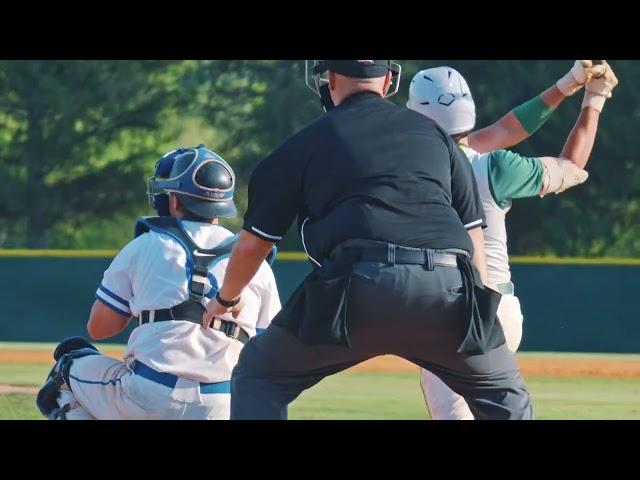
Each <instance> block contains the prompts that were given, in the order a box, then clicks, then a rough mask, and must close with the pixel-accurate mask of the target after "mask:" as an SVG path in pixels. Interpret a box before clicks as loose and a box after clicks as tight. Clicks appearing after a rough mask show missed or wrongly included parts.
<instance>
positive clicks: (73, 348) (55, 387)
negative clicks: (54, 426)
mask: <svg viewBox="0 0 640 480" xmlns="http://www.w3.org/2000/svg"><path fill="white" fill-rule="evenodd" d="M99 353H100V352H99V351H98V349H97V348H96V347H94V346H93V345H91V344H90V343H89V342H88V341H86V340H85V339H84V338H82V337H71V338H67V339H65V340H63V341H62V342H60V345H58V346H57V347H56V349H55V350H54V352H53V358H54V360H56V364H55V365H54V366H53V368H52V369H51V371H50V372H49V375H48V376H47V380H46V382H45V384H44V386H43V387H42V388H41V389H40V391H39V392H38V395H37V396H36V405H37V406H38V410H40V413H42V415H44V416H45V417H47V418H48V419H50V420H60V419H64V415H65V413H66V410H68V408H66V407H67V405H63V406H62V408H61V406H60V405H58V397H59V395H60V388H62V386H64V385H65V384H66V386H67V387H68V388H69V390H71V382H69V370H70V368H71V364H72V363H73V359H75V358H80V357H85V356H87V355H98V354H99Z"/></svg>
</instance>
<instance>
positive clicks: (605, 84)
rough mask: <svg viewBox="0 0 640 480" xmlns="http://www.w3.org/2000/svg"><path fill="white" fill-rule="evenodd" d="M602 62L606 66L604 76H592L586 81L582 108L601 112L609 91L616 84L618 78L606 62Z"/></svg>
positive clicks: (609, 94)
mask: <svg viewBox="0 0 640 480" xmlns="http://www.w3.org/2000/svg"><path fill="white" fill-rule="evenodd" d="M604 64H605V65H606V66H607V71H606V73H605V74H604V76H602V77H600V78H595V77H593V78H591V80H589V81H588V82H587V86H586V87H585V92H584V100H583V101H582V108H584V107H591V108H593V109H595V110H597V111H598V112H602V108H603V107H604V103H605V101H606V100H607V99H608V98H611V92H612V91H613V89H614V88H616V86H617V85H618V79H617V77H616V75H615V73H613V69H612V68H611V66H610V65H609V64H607V63H606V62H604Z"/></svg>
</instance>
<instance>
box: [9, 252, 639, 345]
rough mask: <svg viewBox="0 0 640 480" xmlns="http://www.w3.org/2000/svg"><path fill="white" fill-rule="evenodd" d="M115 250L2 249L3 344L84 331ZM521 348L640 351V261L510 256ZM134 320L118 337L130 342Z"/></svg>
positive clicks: (298, 274)
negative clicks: (519, 310) (521, 329)
mask: <svg viewBox="0 0 640 480" xmlns="http://www.w3.org/2000/svg"><path fill="white" fill-rule="evenodd" d="M115 254H116V251H115V250H0V302H1V305H2V307H1V310H0V342H8V341H24V342H56V341H58V340H59V339H61V338H62V337H65V336H69V335H84V334H85V325H86V321H87V318H88V314H89V310H90V308H91V304H92V303H93V299H94V294H95V290H96V289H97V287H98V285H99V284H100V281H101V280H102V273H103V272H104V270H105V269H106V268H107V267H108V265H109V263H110V261H111V259H112V258H113V256H114V255H115ZM274 271H275V275H276V279H277V281H278V286H279V289H280V297H281V298H282V300H283V301H285V300H286V299H287V298H288V297H289V295H290V294H291V292H292V291H293V289H294V288H295V286H296V285H297V284H298V283H299V282H300V281H301V280H302V279H303V278H304V276H305V275H306V274H307V273H308V272H310V271H311V266H310V265H309V264H308V262H307V260H306V256H305V254H304V253H302V252H280V253H279V254H278V257H277V261H276V263H275V265H274ZM512 271H513V280H514V283H515V284H516V294H517V295H518V297H519V298H520V301H521V303H522V310H523V313H524V317H525V325H524V336H523V341H522V347H521V349H522V350H532V351H573V352H620V353H640V299H639V296H638V292H639V291H640V259H628V258H598V259H588V258H546V257H512ZM132 328H133V325H132V326H130V327H129V329H127V331H125V332H124V333H123V334H121V335H118V336H117V337H114V338H113V339H112V341H113V342H114V343H125V342H126V338H127V336H128V333H129V332H130V330H131V329H132Z"/></svg>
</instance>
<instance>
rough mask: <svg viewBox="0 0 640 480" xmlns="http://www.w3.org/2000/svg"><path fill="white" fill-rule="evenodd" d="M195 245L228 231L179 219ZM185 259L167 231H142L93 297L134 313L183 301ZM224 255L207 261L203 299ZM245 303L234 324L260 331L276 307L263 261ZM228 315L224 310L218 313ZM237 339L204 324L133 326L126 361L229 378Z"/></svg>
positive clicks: (218, 276)
mask: <svg viewBox="0 0 640 480" xmlns="http://www.w3.org/2000/svg"><path fill="white" fill-rule="evenodd" d="M182 224H183V226H184V229H185V230H186V231H187V233H188V234H189V235H190V236H191V238H192V239H193V240H194V241H195V243H196V244H197V245H198V246H199V247H201V248H205V249H206V248H214V247H215V246H217V245H218V244H220V243H221V242H222V241H223V240H225V239H227V238H228V237H230V236H232V235H233V234H232V233H231V232H230V231H229V230H227V229H225V228H223V227H221V226H219V225H211V224H207V223H200V222H190V221H184V222H182ZM186 263H187V256H186V253H185V251H184V249H183V248H182V247H181V246H180V245H179V244H178V243H177V242H176V241H175V240H174V239H173V238H171V237H170V236H169V235H166V234H161V233H156V232H147V233H144V234H143V235H140V236H139V237H137V238H136V239H135V240H133V241H131V242H130V243H129V244H128V245H126V246H125V247H124V248H123V249H122V250H121V251H120V253H119V254H118V255H117V256H116V257H115V258H114V260H113V262H112V263H111V265H110V266H109V268H108V269H107V270H106V271H105V273H104V277H103V280H102V283H101V285H100V287H99V288H98V291H97V292H96V298H97V299H98V300H100V301H101V302H102V303H104V304H105V305H107V306H108V307H110V308H112V309H113V310H115V311H116V312H118V313H120V314H122V315H125V316H129V315H131V314H133V315H135V316H137V315H138V314H139V313H140V312H141V311H143V310H159V309H164V308H169V307H172V306H175V305H177V304H179V303H181V302H183V301H185V300H187V299H188V296H189V295H188V289H187V273H186V269H185V268H186V267H185V266H186ZM227 263H228V258H223V259H222V260H220V261H219V262H218V263H217V264H215V265H214V266H213V268H212V269H211V270H210V274H209V283H210V284H211V285H212V286H213V287H216V288H212V287H211V286H208V287H207V288H206V289H205V295H206V296H207V297H208V298H207V299H206V301H205V303H206V302H208V299H209V298H211V297H213V296H214V295H215V293H216V291H217V286H219V285H222V281H223V278H224V273H225V270H226V267H227ZM243 300H244V302H245V307H244V309H243V310H242V312H241V313H240V315H239V317H238V318H237V319H235V320H234V321H235V322H236V323H238V324H239V325H240V326H241V327H242V328H243V329H245V330H246V331H247V333H249V334H250V335H251V336H253V335H255V334H256V330H257V329H258V330H259V329H264V328H266V327H267V326H268V325H269V323H270V321H271V319H272V318H273V317H274V316H275V314H276V313H277V312H278V311H279V310H280V298H279V296H278V290H277V286H276V282H275V278H274V276H273V272H272V270H271V268H270V267H269V265H268V264H267V263H266V262H263V264H262V266H261V267H260V269H259V270H258V272H257V274H256V275H255V277H254V278H253V279H252V280H251V282H250V283H249V285H248V286H247V288H246V289H245V291H244V292H243ZM223 318H225V319H227V320H232V319H233V318H232V317H231V315H230V314H228V316H225V317H223ZM242 346H243V345H242V343H240V342H239V341H237V340H234V339H232V338H229V337H228V336H226V335H225V334H224V333H222V332H220V331H218V330H213V329H206V330H205V329H203V328H202V327H201V325H200V324H196V323H193V322H189V321H164V322H154V323H146V324H144V325H142V326H138V327H137V328H136V329H135V330H133V332H132V333H131V336H130V337H129V341H128V344H127V349H126V352H125V361H126V362H127V363H128V364H131V363H132V361H133V360H134V359H135V360H138V361H140V362H142V363H144V364H145V365H147V366H149V367H151V368H153V369H154V370H157V371H159V372H166V373H171V374H173V375H176V376H178V377H180V378H184V379H190V380H195V381H198V382H205V383H211V382H220V381H226V380H229V379H230V378H231V371H232V369H233V367H234V366H235V364H236V362H237V360H238V355H239V354H240V351H241V349H242Z"/></svg>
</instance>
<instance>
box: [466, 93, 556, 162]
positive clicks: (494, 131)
mask: <svg viewBox="0 0 640 480" xmlns="http://www.w3.org/2000/svg"><path fill="white" fill-rule="evenodd" d="M565 98H566V97H565V96H564V95H563V94H562V92H561V91H560V90H559V89H558V87H556V86H555V85H553V86H551V87H549V88H548V89H546V90H545V91H544V92H542V93H541V94H540V95H538V96H536V97H534V98H532V99H531V100H529V101H527V102H525V103H523V104H522V105H519V106H518V107H516V108H514V109H513V110H511V111H510V112H509V113H507V114H506V115H505V116H503V117H502V118H501V119H500V120H498V121H497V122H495V123H492V124H491V125H489V126H488V127H485V128H482V129H480V130H478V131H475V132H473V133H471V134H469V137H468V141H469V146H470V147H471V148H473V149H474V150H476V151H477V152H479V153H486V152H491V151H493V150H498V149H502V148H507V147H511V146H513V145H517V144H518V143H520V142H522V141H523V140H526V139H527V138H529V137H530V136H531V135H532V134H533V133H534V132H535V131H536V130H538V128H540V127H541V126H542V125H544V123H545V122H546V121H547V120H548V119H549V118H550V117H551V114H552V113H553V112H554V111H555V109H556V108H557V107H558V105H560V104H561V103H562V102H563V101H564V99H565Z"/></svg>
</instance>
